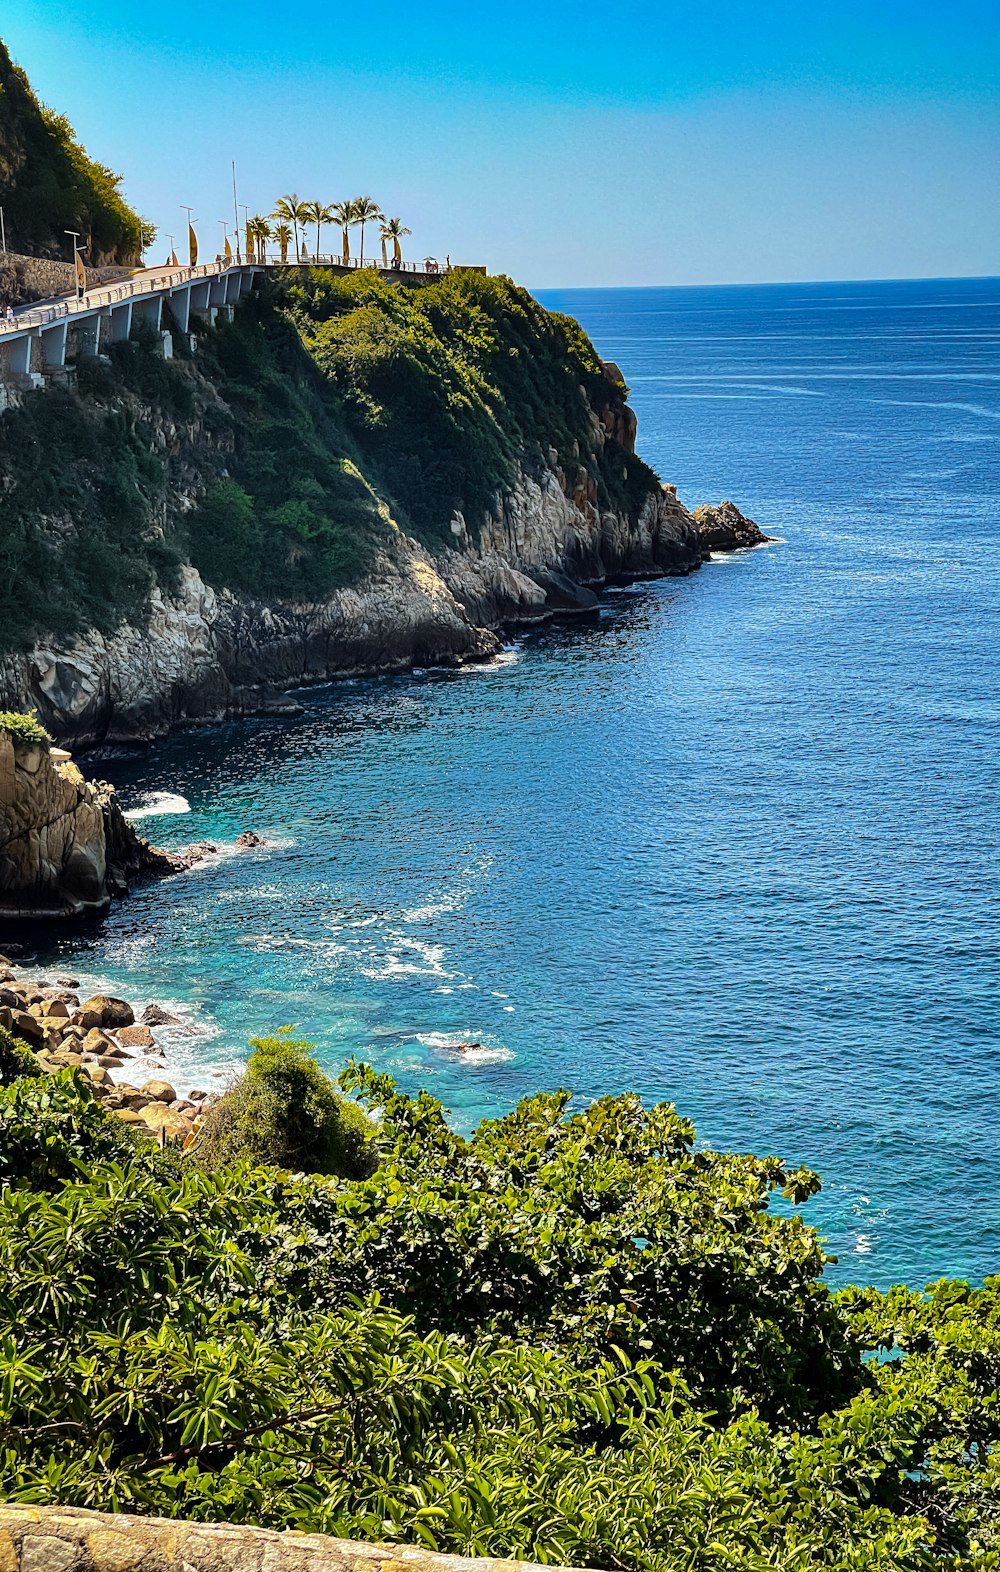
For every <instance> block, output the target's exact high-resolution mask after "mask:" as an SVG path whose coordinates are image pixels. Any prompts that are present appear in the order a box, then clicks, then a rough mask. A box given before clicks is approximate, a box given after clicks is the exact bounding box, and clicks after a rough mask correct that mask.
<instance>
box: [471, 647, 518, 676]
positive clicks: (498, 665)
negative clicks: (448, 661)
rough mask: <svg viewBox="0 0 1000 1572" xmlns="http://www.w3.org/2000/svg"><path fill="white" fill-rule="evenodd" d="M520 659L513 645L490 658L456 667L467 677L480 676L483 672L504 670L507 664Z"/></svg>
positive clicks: (514, 663) (513, 664) (513, 663)
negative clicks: (511, 647)
mask: <svg viewBox="0 0 1000 1572" xmlns="http://www.w3.org/2000/svg"><path fill="white" fill-rule="evenodd" d="M520 659H521V655H520V651H519V649H518V648H516V647H515V648H513V649H505V650H501V651H500V654H499V655H494V656H493V658H492V659H491V660H484V661H476V662H474V663H472V664H470V665H468V666H460V667H459V668H458V669H459V671H460V672H461V673H462V674H463V675H464V676H468V677H472V676H482V675H483V674H484V673H485V674H486V675H489V674H490V673H491V672H497V671H506V669H507V668H508V667H509V666H516V665H517V663H518V661H519V660H520Z"/></svg>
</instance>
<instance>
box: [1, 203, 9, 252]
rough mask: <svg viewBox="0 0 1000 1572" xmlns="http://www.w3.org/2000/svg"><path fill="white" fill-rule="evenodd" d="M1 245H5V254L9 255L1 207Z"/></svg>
mask: <svg viewBox="0 0 1000 1572" xmlns="http://www.w3.org/2000/svg"><path fill="white" fill-rule="evenodd" d="M0 244H2V245H3V254H4V256H6V255H7V230H6V227H5V225H4V221H3V208H2V207H0Z"/></svg>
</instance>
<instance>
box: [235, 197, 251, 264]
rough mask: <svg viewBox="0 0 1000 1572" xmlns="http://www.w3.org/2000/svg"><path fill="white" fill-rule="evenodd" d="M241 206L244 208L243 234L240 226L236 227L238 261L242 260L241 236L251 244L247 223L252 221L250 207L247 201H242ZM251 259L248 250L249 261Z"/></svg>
mask: <svg viewBox="0 0 1000 1572" xmlns="http://www.w3.org/2000/svg"><path fill="white" fill-rule="evenodd" d="M240 207H241V208H242V209H243V235H242V236H241V235H240V231H239V226H237V229H236V260H237V262H239V261H240V240H241V238H243V239H246V240H247V244H248V245H249V237H248V236H247V225H248V224H249V222H250V209H249V208H248V207H247V205H246V203H245V202H241V203H240ZM249 260H250V252H249V251H247V261H248V262H249Z"/></svg>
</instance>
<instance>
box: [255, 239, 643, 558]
mask: <svg viewBox="0 0 1000 1572" xmlns="http://www.w3.org/2000/svg"><path fill="white" fill-rule="evenodd" d="M286 294H287V298H288V300H289V302H290V305H291V309H292V315H293V317H294V320H295V322H296V325H297V327H298V329H299V331H300V333H301V335H302V338H303V341H304V343H305V344H306V346H307V348H308V349H309V351H310V354H311V355H312V357H313V359H314V360H315V362H316V364H317V365H318V366H319V368H320V370H321V371H322V372H323V373H324V374H325V375H326V376H327V377H328V378H329V379H330V381H331V382H332V383H333V385H334V386H335V387H336V388H337V390H338V391H339V392H340V394H341V397H342V399H343V405H344V410H345V413H346V415H347V417H348V419H349V420H350V423H351V430H352V432H353V434H354V436H355V439H356V440H357V442H358V443H359V444H360V445H361V446H362V448H363V450H364V451H365V453H366V454H368V455H370V457H371V462H372V465H373V473H374V474H376V475H377V476H378V478H379V480H380V481H381V483H382V484H383V485H384V487H385V488H386V490H387V493H388V494H389V495H390V497H391V499H392V501H393V504H394V509H395V511H396V512H397V514H398V516H399V517H400V518H401V520H405V521H406V522H407V523H408V524H409V525H410V526H411V527H412V528H414V529H415V530H416V531H417V532H418V533H420V534H422V535H423V536H424V538H425V539H428V540H433V539H435V538H436V539H438V540H440V539H441V538H444V537H447V532H448V524H449V521H450V519H451V517H452V514H453V512H454V510H455V509H456V508H460V509H461V510H462V511H463V512H464V513H465V515H466V518H467V521H468V523H469V524H470V527H472V528H473V529H474V530H475V529H477V528H478V527H479V525H480V523H481V522H482V520H483V518H484V517H485V516H486V515H487V514H489V512H490V511H491V509H492V508H493V507H494V506H495V504H496V500H497V496H498V494H500V493H502V492H503V491H504V490H507V489H509V488H510V486H511V485H512V484H513V482H514V480H515V477H516V473H517V466H518V464H519V463H525V464H527V466H528V467H529V469H530V468H534V469H535V470H536V471H539V472H540V471H541V470H542V469H543V468H544V467H547V466H548V464H549V461H550V456H551V454H552V453H553V452H554V453H555V456H556V460H557V462H558V463H559V464H560V465H561V466H562V467H563V468H564V469H565V470H566V471H567V472H568V473H569V475H571V476H573V475H575V474H576V473H577V471H578V470H579V468H580V466H581V465H585V466H586V467H587V470H588V472H589V473H590V474H591V475H592V476H593V477H594V479H595V481H596V483H597V488H598V494H599V500H600V502H601V504H602V506H604V507H620V508H623V509H624V510H626V511H627V512H629V513H634V511H635V510H636V508H637V507H639V506H641V503H642V501H643V500H644V499H645V498H646V497H647V496H648V494H649V491H650V489H651V488H652V487H653V486H655V485H656V484H657V482H656V477H655V475H654V474H653V472H652V470H650V469H649V467H648V466H647V465H646V464H644V463H643V462H642V460H641V459H638V458H636V457H635V455H634V454H629V453H626V452H625V451H624V449H622V448H620V447H619V446H618V445H617V444H616V443H614V442H609V443H607V445H606V446H601V445H600V444H599V443H598V441H597V440H596V438H595V434H594V429H593V415H594V411H595V410H596V411H597V412H598V413H599V412H600V411H602V410H604V409H605V408H607V407H608V405H609V404H610V403H611V402H612V401H613V400H615V399H616V398H618V397H619V396H620V395H619V393H618V392H617V390H616V389H615V388H613V387H612V386H611V384H610V383H609V382H608V381H607V379H606V377H605V376H604V372H603V368H602V366H601V363H600V361H599V359H598V357H597V355H596V353H595V351H594V348H593V346H592V345H591V343H590V341H589V340H588V338H587V337H586V335H585V333H584V332H583V329H582V328H581V327H580V326H579V324H578V323H576V322H574V321H573V319H572V318H570V317H564V316H558V315H555V314H553V313H551V312H548V311H546V310H544V308H543V307H542V306H540V305H539V304H538V302H537V301H535V300H533V299H532V297H531V296H530V295H529V294H528V293H527V291H526V290H523V289H519V288H518V287H517V286H516V285H514V284H512V283H511V281H510V280H509V279H506V278H486V277H483V276H481V275H479V274H475V273H453V274H446V275H445V276H444V277H442V278H440V279H436V280H434V281H433V282H432V283H428V284H425V285H423V286H421V287H420V288H417V289H412V288H407V287H405V286H402V285H399V284H395V283H392V282H390V281H388V280H385V279H382V278H381V277H380V276H379V275H378V274H376V273H374V272H372V271H368V272H367V273H358V274H356V275H353V276H348V277H343V276H340V275H337V274H333V273H330V272H324V271H323V270H321V269H316V270H314V271H312V272H310V273H309V274H308V275H307V276H306V277H304V278H297V277H292V278H291V279H290V280H289V282H288V283H287V284H286ZM581 388H582V389H583V390H584V391H583V394H581Z"/></svg>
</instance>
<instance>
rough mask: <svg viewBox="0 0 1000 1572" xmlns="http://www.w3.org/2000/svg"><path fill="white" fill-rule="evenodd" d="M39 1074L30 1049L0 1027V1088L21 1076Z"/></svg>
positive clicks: (4, 1028)
mask: <svg viewBox="0 0 1000 1572" xmlns="http://www.w3.org/2000/svg"><path fill="white" fill-rule="evenodd" d="M41 1073H42V1072H41V1070H40V1069H39V1065H38V1060H37V1059H36V1058H35V1056H34V1054H33V1053H32V1051H31V1049H30V1048H29V1047H27V1045H26V1044H25V1043H23V1042H21V1040H20V1039H19V1038H17V1037H15V1036H14V1034H13V1032H9V1031H8V1030H7V1028H6V1027H5V1026H0V1086H9V1085H10V1084H11V1082H12V1081H17V1080H20V1078H21V1076H22V1075H40V1074H41Z"/></svg>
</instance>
